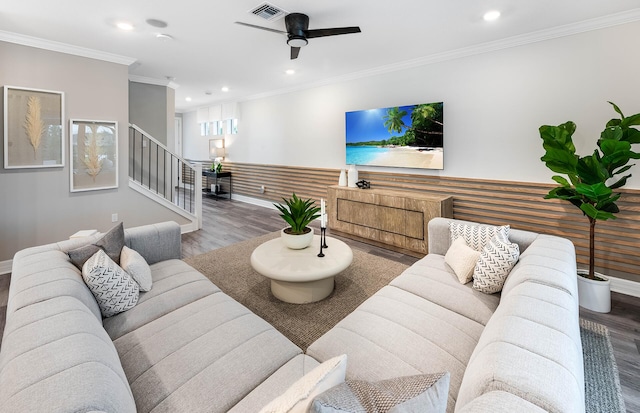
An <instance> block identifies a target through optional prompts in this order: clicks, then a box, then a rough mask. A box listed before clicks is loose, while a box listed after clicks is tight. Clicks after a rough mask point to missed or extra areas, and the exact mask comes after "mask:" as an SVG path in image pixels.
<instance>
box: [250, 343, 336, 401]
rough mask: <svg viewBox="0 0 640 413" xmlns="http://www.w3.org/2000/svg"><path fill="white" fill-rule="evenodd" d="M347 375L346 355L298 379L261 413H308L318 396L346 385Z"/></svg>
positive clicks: (325, 363)
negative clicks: (340, 385)
mask: <svg viewBox="0 0 640 413" xmlns="http://www.w3.org/2000/svg"><path fill="white" fill-rule="evenodd" d="M346 373H347V355H346V354H343V355H341V356H338V357H334V358H332V359H329V360H327V361H325V362H324V363H322V364H321V365H319V366H317V367H316V368H314V369H313V370H311V371H310V372H309V373H307V374H305V375H304V377H302V378H300V379H298V381H296V382H295V383H293V384H292V385H291V387H289V388H288V389H287V391H286V392H284V393H283V394H282V395H281V396H279V397H277V398H276V399H274V400H273V401H272V402H271V403H269V404H268V405H266V406H265V407H264V408H263V409H262V410H260V413H306V412H307V411H308V409H309V406H311V402H313V399H314V398H315V397H316V396H317V395H319V394H320V393H323V392H325V391H327V390H329V389H330V388H332V387H333V386H337V385H338V384H340V383H344V378H345V375H346Z"/></svg>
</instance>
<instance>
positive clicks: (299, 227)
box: [273, 193, 320, 250]
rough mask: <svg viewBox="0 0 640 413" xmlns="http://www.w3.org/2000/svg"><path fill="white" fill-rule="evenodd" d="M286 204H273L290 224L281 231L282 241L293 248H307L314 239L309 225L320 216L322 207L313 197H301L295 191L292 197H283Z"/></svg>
mask: <svg viewBox="0 0 640 413" xmlns="http://www.w3.org/2000/svg"><path fill="white" fill-rule="evenodd" d="M282 200H283V201H284V202H285V205H282V204H273V205H274V206H275V207H276V208H278V211H280V213H281V214H280V217H282V219H284V221H285V222H286V223H287V224H289V225H290V227H288V228H284V229H283V230H282V231H281V233H280V234H281V237H282V242H284V244H285V245H286V246H287V247H288V248H291V249H293V250H298V249H303V248H307V247H308V246H309V245H310V244H311V242H312V241H313V229H311V228H309V227H308V226H307V225H309V223H310V222H311V221H313V220H314V219H316V218H319V217H320V214H318V212H320V208H318V207H316V206H315V202H314V201H313V200H312V199H300V198H298V197H297V196H296V194H295V193H294V194H293V195H292V196H291V198H290V199H286V198H282Z"/></svg>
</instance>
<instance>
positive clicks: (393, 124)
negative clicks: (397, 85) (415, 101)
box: [346, 102, 444, 169]
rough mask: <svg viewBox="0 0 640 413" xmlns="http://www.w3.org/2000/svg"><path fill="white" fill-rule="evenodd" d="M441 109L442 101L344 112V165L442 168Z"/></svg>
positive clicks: (442, 128)
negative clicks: (345, 153)
mask: <svg viewBox="0 0 640 413" xmlns="http://www.w3.org/2000/svg"><path fill="white" fill-rule="evenodd" d="M442 112H443V103H442V102H436V103H423V104H419V105H408V106H395V107H388V108H380V109H370V110H359V111H355V112H347V113H346V141H347V165H351V164H354V165H373V166H392V167H403V168H424V169H443V168H444V166H443V155H444V152H443V137H444V135H443V130H444V121H443V116H442Z"/></svg>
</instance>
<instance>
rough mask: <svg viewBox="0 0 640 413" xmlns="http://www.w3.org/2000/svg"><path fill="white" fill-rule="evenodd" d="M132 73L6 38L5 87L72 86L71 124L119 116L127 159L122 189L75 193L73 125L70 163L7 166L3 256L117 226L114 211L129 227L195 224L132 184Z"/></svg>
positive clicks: (1, 210) (1, 179)
mask: <svg viewBox="0 0 640 413" xmlns="http://www.w3.org/2000/svg"><path fill="white" fill-rule="evenodd" d="M127 72H128V70H127V66H125V65H120V64H115V63H108V62H103V61H99V60H94V59H88V58H83V57H78V56H72V55H67V54H63V53H57V52H51V51H46V50H42V49H36V48H32V47H26V46H21V45H16V44H11V43H5V42H0V85H11V86H16V87H28V88H36V89H47V90H58V91H63V92H65V102H64V104H65V119H64V122H65V125H67V126H68V124H69V123H68V122H69V119H97V120H113V121H117V122H118V157H119V182H118V184H119V187H118V188H117V189H109V190H101V191H87V192H77V193H70V192H69V186H70V185H69V168H70V167H69V158H70V157H69V155H68V154H69V152H68V150H69V145H68V131H67V135H66V136H65V138H64V142H65V145H64V150H65V152H66V154H67V155H66V156H65V159H66V165H65V166H64V168H40V169H11V170H6V169H3V168H0V191H1V192H2V195H1V196H0V261H5V260H9V259H11V258H12V257H13V255H14V253H15V252H16V251H18V250H20V249H22V248H26V247H30V246H34V245H41V244H45V243H50V242H54V241H60V240H63V239H66V238H68V237H69V235H71V234H73V233H75V232H76V231H78V230H80V229H98V230H100V231H106V230H108V229H109V228H110V227H111V226H112V225H114V224H112V223H111V214H112V213H117V214H118V218H119V220H120V221H123V222H124V225H125V227H132V226H137V225H143V224H148V223H153V222H160V221H166V220H175V221H176V222H178V223H180V224H184V223H187V221H186V220H185V219H184V218H182V217H181V216H180V215H177V214H175V213H173V212H171V211H169V210H168V209H166V208H164V207H162V206H160V205H158V204H156V203H155V202H153V201H151V200H149V199H147V198H146V197H144V196H143V195H140V194H138V193H137V192H135V191H133V190H131V189H129V187H128V179H129V178H128V165H127V164H128V159H129V149H128V148H129V147H128V140H129V139H128V135H129V134H128V108H129V103H128V73H127ZM0 122H1V120H0ZM2 134H3V129H2V128H0V136H1V135H2ZM0 140H1V138H0ZM2 151H3V146H2V145H0V153H1V152H2ZM0 159H2V156H1V155H0Z"/></svg>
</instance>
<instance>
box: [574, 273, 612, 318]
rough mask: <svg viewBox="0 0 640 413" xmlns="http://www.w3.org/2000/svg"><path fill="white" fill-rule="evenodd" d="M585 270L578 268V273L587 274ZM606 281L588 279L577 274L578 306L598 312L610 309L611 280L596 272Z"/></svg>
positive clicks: (605, 311) (606, 311)
mask: <svg viewBox="0 0 640 413" xmlns="http://www.w3.org/2000/svg"><path fill="white" fill-rule="evenodd" d="M588 273H589V271H587V270H578V274H588ZM596 275H597V276H598V277H600V278H603V279H605V280H606V281H596V280H590V279H588V278H585V277H582V276H581V275H578V298H579V300H580V307H583V308H586V309H587V310H591V311H596V312H598V313H608V312H609V311H611V282H610V281H609V279H608V278H607V277H605V276H604V275H602V274H600V273H596Z"/></svg>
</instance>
